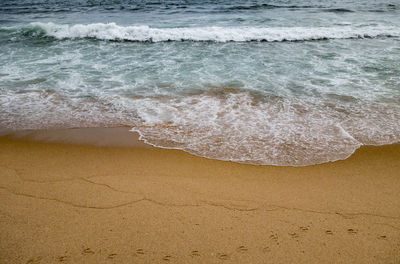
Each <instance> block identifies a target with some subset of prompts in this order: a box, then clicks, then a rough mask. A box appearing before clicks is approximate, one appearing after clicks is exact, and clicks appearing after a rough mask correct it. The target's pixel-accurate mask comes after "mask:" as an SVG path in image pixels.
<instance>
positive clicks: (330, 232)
mask: <svg viewBox="0 0 400 264" xmlns="http://www.w3.org/2000/svg"><path fill="white" fill-rule="evenodd" d="M325 234H327V235H333V232H332V231H331V230H326V231H325Z"/></svg>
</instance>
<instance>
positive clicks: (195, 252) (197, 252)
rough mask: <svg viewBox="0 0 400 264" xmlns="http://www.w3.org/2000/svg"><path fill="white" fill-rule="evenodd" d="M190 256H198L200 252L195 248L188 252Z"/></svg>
mask: <svg viewBox="0 0 400 264" xmlns="http://www.w3.org/2000/svg"><path fill="white" fill-rule="evenodd" d="M190 256H191V257H200V253H199V251H197V250H193V251H192V253H190Z"/></svg>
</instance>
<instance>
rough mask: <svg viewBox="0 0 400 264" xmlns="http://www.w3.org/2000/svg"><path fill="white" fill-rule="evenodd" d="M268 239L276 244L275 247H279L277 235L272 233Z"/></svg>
mask: <svg viewBox="0 0 400 264" xmlns="http://www.w3.org/2000/svg"><path fill="white" fill-rule="evenodd" d="M269 238H270V239H272V240H274V241H275V243H276V244H277V245H279V242H278V235H277V234H274V233H273V234H272V235H270V236H269Z"/></svg>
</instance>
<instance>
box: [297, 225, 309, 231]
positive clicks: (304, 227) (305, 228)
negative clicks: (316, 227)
mask: <svg viewBox="0 0 400 264" xmlns="http://www.w3.org/2000/svg"><path fill="white" fill-rule="evenodd" d="M299 228H300V230H301V231H304V232H306V231H308V230H309V229H310V228H308V227H307V226H300V227H299Z"/></svg>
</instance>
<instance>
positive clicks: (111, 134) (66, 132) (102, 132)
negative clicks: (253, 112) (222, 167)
mask: <svg viewBox="0 0 400 264" xmlns="http://www.w3.org/2000/svg"><path fill="white" fill-rule="evenodd" d="M2 137H6V138H10V139H16V140H24V141H34V142H42V143H55V144H70V145H78V146H79V145H80V146H97V147H118V148H121V147H122V148H132V147H134V148H156V149H165V150H176V151H182V152H184V153H186V154H188V155H192V156H195V157H199V158H203V159H208V160H216V161H222V162H232V163H236V164H243V165H249V166H261V167H264V166H272V167H293V168H302V167H312V166H318V165H323V164H329V163H336V162H340V161H345V160H347V159H349V158H351V157H352V156H353V155H354V154H355V153H357V152H359V151H361V152H363V151H364V149H375V148H378V149H379V148H382V147H383V148H384V147H387V146H400V142H398V143H392V144H385V145H361V146H360V147H359V148H357V149H355V150H354V152H353V153H351V154H350V155H349V156H348V157H347V158H345V159H339V160H334V161H328V162H324V163H317V164H311V165H297V166H295V165H283V166H282V165H274V164H267V165H263V164H249V163H244V162H243V163H242V162H236V161H231V160H221V159H213V158H208V157H204V156H199V155H196V154H193V153H191V152H188V151H185V150H183V149H180V148H173V147H171V148H169V147H161V146H156V145H153V144H151V143H148V142H146V141H145V140H142V139H140V133H139V132H136V131H133V130H131V127H128V126H120V127H77V128H60V129H40V130H21V131H3V132H1V131H0V138H2Z"/></svg>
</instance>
